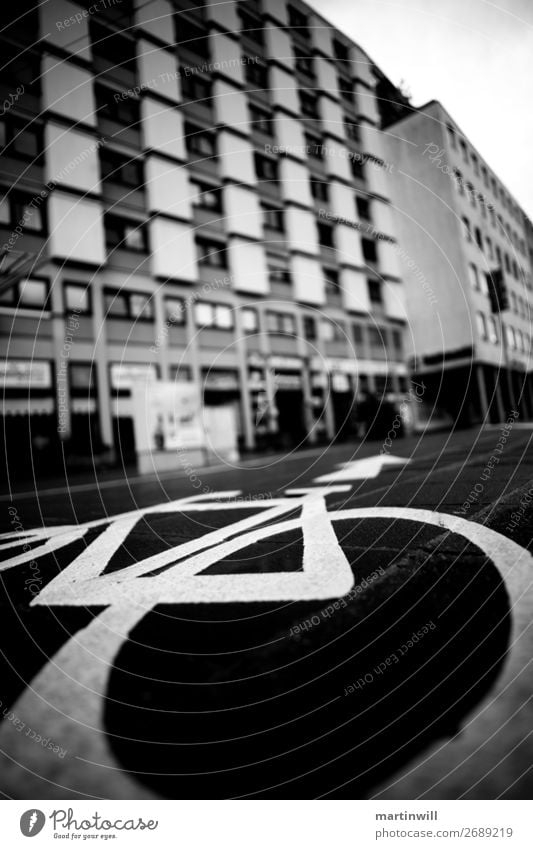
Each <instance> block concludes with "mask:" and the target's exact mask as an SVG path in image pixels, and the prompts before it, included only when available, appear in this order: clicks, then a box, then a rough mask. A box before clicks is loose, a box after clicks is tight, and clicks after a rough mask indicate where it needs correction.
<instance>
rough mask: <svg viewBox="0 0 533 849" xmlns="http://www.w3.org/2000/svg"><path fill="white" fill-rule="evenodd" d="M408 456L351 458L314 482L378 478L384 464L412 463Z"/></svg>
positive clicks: (383, 455)
mask: <svg viewBox="0 0 533 849" xmlns="http://www.w3.org/2000/svg"><path fill="white" fill-rule="evenodd" d="M410 462H411V461H410V459H408V458H406V457H392V456H390V455H388V454H378V455H376V456H375V457H365V458H364V459H362V460H351V461H350V462H349V463H342V465H341V466H340V467H339V468H338V470H337V471H336V472H330V473H329V474H327V475H321V476H320V477H318V478H315V479H314V481H313V482H314V483H337V482H338V481H354V480H365V479H367V478H376V477H377V476H378V475H379V473H380V472H381V470H382V469H383V467H384V466H406V465H407V463H410Z"/></svg>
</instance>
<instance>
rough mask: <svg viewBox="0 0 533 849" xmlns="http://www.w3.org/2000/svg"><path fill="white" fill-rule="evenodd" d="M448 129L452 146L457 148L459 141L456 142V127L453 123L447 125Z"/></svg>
mask: <svg viewBox="0 0 533 849" xmlns="http://www.w3.org/2000/svg"><path fill="white" fill-rule="evenodd" d="M447 130H448V138H449V140H450V144H451V146H452V147H454V148H456V147H457V142H456V140H455V130H454V128H453V127H452V126H451V124H448V126H447Z"/></svg>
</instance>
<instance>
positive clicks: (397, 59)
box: [309, 0, 533, 219]
mask: <svg viewBox="0 0 533 849" xmlns="http://www.w3.org/2000/svg"><path fill="white" fill-rule="evenodd" d="M309 4H310V5H311V6H312V7H313V8H314V9H316V11H317V12H319V13H320V14H321V15H323V16H324V17H325V18H326V19H327V20H329V21H330V23H332V24H334V25H335V26H336V27H338V29H339V30H341V31H342V32H345V33H346V34H347V35H348V36H350V38H352V39H353V41H355V42H357V43H358V44H360V46H361V47H362V48H363V49H364V50H365V51H366V52H367V53H368V54H369V55H370V56H371V57H372V59H373V60H374V61H375V62H376V64H377V65H378V66H379V67H380V68H381V69H382V70H383V72H384V73H385V74H386V75H387V76H388V77H389V78H390V79H391V80H392V82H393V83H395V84H398V83H400V81H402V80H403V81H404V82H405V84H406V87H407V88H408V89H409V91H410V93H411V95H412V102H413V105H414V106H420V105H422V104H423V103H426V102H427V101H428V100H433V99H435V100H440V101H441V103H442V105H443V106H444V107H445V109H447V110H448V112H449V113H450V114H451V115H452V117H453V118H454V119H455V120H456V121H457V123H458V124H459V126H460V127H461V129H462V130H463V132H464V133H465V134H466V136H467V137H468V138H469V139H470V141H471V142H472V144H473V145H474V146H475V147H476V148H477V149H478V150H479V152H480V154H481V155H482V156H483V157H484V158H485V159H486V161H487V162H488V164H489V165H490V166H491V167H492V168H493V169H494V171H495V172H496V174H498V176H499V177H500V179H501V180H502V181H503V183H504V184H505V185H506V186H507V188H508V189H509V191H510V192H511V193H512V194H513V195H514V196H515V198H516V200H517V201H518V202H519V203H520V204H521V206H522V207H523V208H524V209H525V211H526V212H527V214H528V215H529V217H530V218H532V219H533V0H500V2H489V0H309Z"/></svg>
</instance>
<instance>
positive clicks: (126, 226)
mask: <svg viewBox="0 0 533 849" xmlns="http://www.w3.org/2000/svg"><path fill="white" fill-rule="evenodd" d="M104 227H105V238H106V245H107V246H108V247H109V248H120V250H130V251H144V252H146V251H147V250H148V241H147V238H146V229H145V226H144V224H141V223H140V222H138V221H134V220H133V219H131V218H120V217H119V216H118V215H111V214H109V213H107V214H105V215H104Z"/></svg>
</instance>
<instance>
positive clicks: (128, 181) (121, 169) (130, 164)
mask: <svg viewBox="0 0 533 849" xmlns="http://www.w3.org/2000/svg"><path fill="white" fill-rule="evenodd" d="M100 170H101V173H102V180H108V181H109V182H112V183H120V185H122V186H130V187H132V188H136V189H140V188H142V186H143V182H144V181H143V168H142V162H140V161H139V160H138V159H132V158H130V157H129V156H125V155H124V154H123V153H118V152H117V151H115V150H109V149H107V148H101V149H100Z"/></svg>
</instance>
